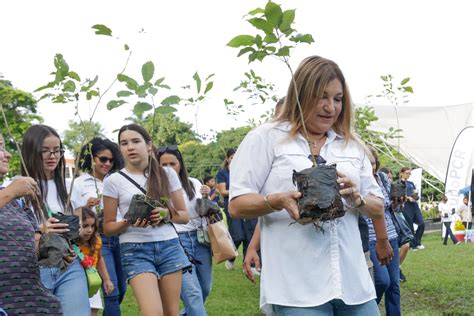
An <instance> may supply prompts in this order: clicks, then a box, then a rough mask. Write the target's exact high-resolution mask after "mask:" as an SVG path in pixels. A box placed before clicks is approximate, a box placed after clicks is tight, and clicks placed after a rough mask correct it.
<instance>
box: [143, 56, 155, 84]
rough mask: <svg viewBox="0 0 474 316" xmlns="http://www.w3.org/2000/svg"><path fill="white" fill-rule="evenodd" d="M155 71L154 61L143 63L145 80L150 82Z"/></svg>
mask: <svg viewBox="0 0 474 316" xmlns="http://www.w3.org/2000/svg"><path fill="white" fill-rule="evenodd" d="M154 73H155V65H154V64H153V62H151V61H148V62H146V63H144V64H143V66H142V77H143V80H144V81H145V82H148V81H150V80H151V78H153V75H154Z"/></svg>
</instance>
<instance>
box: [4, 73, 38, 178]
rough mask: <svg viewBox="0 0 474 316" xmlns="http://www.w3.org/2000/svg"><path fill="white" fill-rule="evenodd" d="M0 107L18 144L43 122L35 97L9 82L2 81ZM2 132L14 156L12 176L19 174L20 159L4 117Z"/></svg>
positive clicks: (11, 166) (11, 164)
mask: <svg viewBox="0 0 474 316" xmlns="http://www.w3.org/2000/svg"><path fill="white" fill-rule="evenodd" d="M0 107H2V108H3V110H4V113H5V117H6V120H7V122H8V127H9V128H10V130H11V132H12V135H13V138H14V140H15V141H17V142H20V141H21V139H22V138H23V134H24V133H25V132H26V130H27V129H28V128H29V127H30V126H31V125H33V124H37V123H41V122H42V121H43V118H42V117H41V116H40V115H38V114H37V106H36V100H35V99H34V97H33V96H32V95H31V94H30V93H28V92H25V91H22V90H20V89H16V88H15V87H14V86H13V84H12V83H11V82H10V81H8V80H3V79H0ZM0 115H1V114H0ZM0 132H1V133H2V135H3V137H4V138H5V141H6V148H7V150H8V151H9V152H10V153H11V154H12V155H13V158H12V160H11V162H10V174H11V175H15V174H19V172H20V157H19V155H18V151H17V149H16V146H14V144H13V140H12V139H11V138H10V135H9V134H8V129H7V125H6V124H5V122H4V119H3V117H0Z"/></svg>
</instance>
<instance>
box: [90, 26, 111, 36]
mask: <svg viewBox="0 0 474 316" xmlns="http://www.w3.org/2000/svg"><path fill="white" fill-rule="evenodd" d="M92 28H93V29H95V30H96V31H95V34H97V35H106V36H112V30H111V29H109V28H108V27H107V26H105V25H103V24H96V25H94V26H92Z"/></svg>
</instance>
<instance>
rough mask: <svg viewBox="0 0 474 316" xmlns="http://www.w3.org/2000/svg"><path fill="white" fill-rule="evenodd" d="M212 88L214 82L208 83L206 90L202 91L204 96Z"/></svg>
mask: <svg viewBox="0 0 474 316" xmlns="http://www.w3.org/2000/svg"><path fill="white" fill-rule="evenodd" d="M213 86H214V82H208V83H207V85H206V89H205V90H204V94H206V93H208V92H209V90H211V89H212V87H213Z"/></svg>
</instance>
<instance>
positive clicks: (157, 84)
mask: <svg viewBox="0 0 474 316" xmlns="http://www.w3.org/2000/svg"><path fill="white" fill-rule="evenodd" d="M163 81H165V77H161V78H159V79H158V80H156V81H155V86H157V87H158V86H159V85H160V84H161V83H162V82H163Z"/></svg>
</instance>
